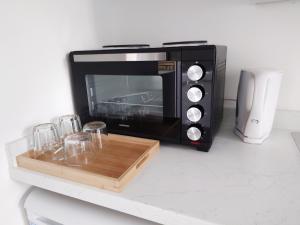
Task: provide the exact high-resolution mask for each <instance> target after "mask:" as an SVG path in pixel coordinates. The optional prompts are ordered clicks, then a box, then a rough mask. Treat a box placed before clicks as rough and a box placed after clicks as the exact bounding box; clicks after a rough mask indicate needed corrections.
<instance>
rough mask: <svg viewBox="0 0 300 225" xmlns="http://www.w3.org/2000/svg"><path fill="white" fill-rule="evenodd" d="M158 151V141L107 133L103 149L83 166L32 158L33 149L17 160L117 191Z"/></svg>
mask: <svg viewBox="0 0 300 225" xmlns="http://www.w3.org/2000/svg"><path fill="white" fill-rule="evenodd" d="M158 151H159V141H156V140H150V139H144V138H136V137H129V136H122V135H116V134H109V135H108V138H107V140H105V145H104V147H103V149H101V151H99V152H97V153H96V154H95V156H93V158H92V160H90V161H89V162H88V164H87V165H84V166H82V167H69V166H66V165H63V163H62V162H59V161H52V160H51V159H50V158H49V157H47V156H44V157H39V158H38V159H34V158H33V157H32V152H33V151H32V150H31V151H27V152H26V153H23V154H21V155H18V156H17V159H16V160H17V164H18V166H19V167H23V168H26V169H29V170H33V171H36V172H40V173H45V174H48V175H52V176H56V177H61V178H64V179H68V180H72V181H75V182H78V183H82V184H87V185H91V186H95V187H97V188H103V189H106V190H111V191H115V192H120V191H122V190H123V189H124V187H125V186H126V184H127V183H128V182H129V181H130V180H131V179H133V177H134V176H136V175H137V174H138V172H139V171H141V170H142V168H143V167H144V166H145V164H146V163H147V162H148V161H149V160H150V159H151V158H152V156H153V155H154V154H155V153H156V152H158Z"/></svg>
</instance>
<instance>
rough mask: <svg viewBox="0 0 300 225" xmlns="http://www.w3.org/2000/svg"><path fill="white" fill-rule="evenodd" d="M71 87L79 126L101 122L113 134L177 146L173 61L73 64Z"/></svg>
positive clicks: (177, 107)
mask: <svg viewBox="0 0 300 225" xmlns="http://www.w3.org/2000/svg"><path fill="white" fill-rule="evenodd" d="M72 82H73V97H74V102H75V109H76V112H77V113H78V114H79V115H80V117H81V119H82V120H83V123H86V122H90V121H94V120H102V121H104V122H106V123H107V127H108V130H109V132H112V133H119V134H124V135H133V136H140V137H146V138H153V139H160V140H166V141H172V142H177V143H178V142H180V135H181V119H180V107H179V106H180V104H179V99H180V98H179V97H178V96H180V93H179V90H178V87H177V85H178V84H179V83H178V81H177V76H176V61H143V62H80V63H73V65H72Z"/></svg>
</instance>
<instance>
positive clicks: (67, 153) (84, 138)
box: [64, 132, 95, 166]
mask: <svg viewBox="0 0 300 225" xmlns="http://www.w3.org/2000/svg"><path fill="white" fill-rule="evenodd" d="M94 152H95V146H94V143H93V141H92V136H91V135H90V134H89V133H84V132H78V133H75V134H70V135H68V136H67V137H66V138H65V139H64V159H65V160H64V162H65V164H66V165H68V166H83V165H86V164H88V162H89V159H90V157H92V154H93V153H94Z"/></svg>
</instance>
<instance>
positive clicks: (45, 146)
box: [33, 123, 62, 160]
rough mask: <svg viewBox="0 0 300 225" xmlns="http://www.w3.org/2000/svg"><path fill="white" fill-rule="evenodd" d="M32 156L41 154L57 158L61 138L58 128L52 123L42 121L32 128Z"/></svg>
mask: <svg viewBox="0 0 300 225" xmlns="http://www.w3.org/2000/svg"><path fill="white" fill-rule="evenodd" d="M33 142H34V149H33V150H34V151H33V152H34V155H33V157H34V158H38V157H41V156H45V157H50V158H51V159H53V160H56V159H59V158H61V157H59V152H60V151H61V150H62V143H61V139H60V138H59V135H58V130H57V127H56V125H55V124H53V123H43V124H39V125H37V126H35V127H34V128H33Z"/></svg>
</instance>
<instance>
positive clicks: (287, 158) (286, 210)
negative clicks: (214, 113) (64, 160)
mask: <svg viewBox="0 0 300 225" xmlns="http://www.w3.org/2000/svg"><path fill="white" fill-rule="evenodd" d="M225 116H227V117H228V115H225ZM229 117H230V116H229ZM229 121H231V120H229ZM231 124H232V122H224V123H223V126H222V128H221V130H220V132H219V133H218V135H217V137H216V138H215V140H214V144H213V146H212V148H211V150H210V152H208V153H205V152H199V151H195V150H193V149H191V148H187V147H183V146H178V145H162V146H161V149H160V153H158V154H157V155H156V156H155V157H154V158H153V159H152V161H151V162H150V163H149V164H148V165H147V166H146V167H145V169H144V170H143V171H142V172H141V173H140V174H139V175H138V176H137V177H136V178H135V179H134V180H133V181H132V182H131V183H130V184H129V185H128V186H127V187H126V188H125V190H124V192H122V193H113V192H109V191H104V190H100V189H97V188H93V187H89V186H85V185H82V184H78V183H74V182H71V181H67V180H63V179H60V178H56V177H51V176H48V175H43V174H39V173H35V172H31V171H28V170H25V169H21V168H17V167H15V166H13V163H11V165H10V172H11V176H12V178H13V179H15V180H17V181H21V182H24V183H28V184H31V185H34V186H37V187H40V188H43V189H47V190H51V191H54V192H57V193H60V194H64V195H67V196H71V197H74V198H77V199H81V200H84V201H87V202H91V203H94V204H97V205H101V206H104V207H107V208H111V209H114V210H117V211H121V212H124V213H127V214H130V215H134V216H137V217H140V218H144V219H147V220H151V221H154V222H157V223H161V224H166V225H299V224H300V152H299V150H298V148H297V147H296V144H295V143H294V142H293V139H292V137H291V134H290V131H289V130H283V129H274V130H273V132H272V135H271V137H270V138H269V139H268V140H267V141H266V142H265V143H264V144H263V145H250V144H245V143H243V142H241V141H240V139H239V138H238V137H236V136H235V135H234V134H233V132H232V125H231Z"/></svg>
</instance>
